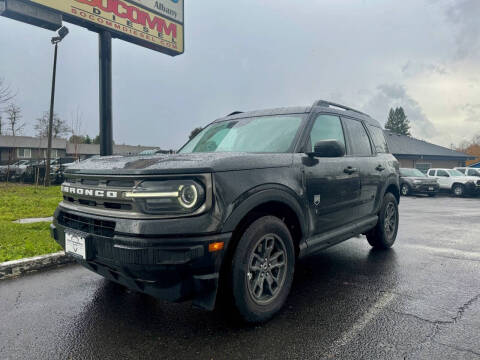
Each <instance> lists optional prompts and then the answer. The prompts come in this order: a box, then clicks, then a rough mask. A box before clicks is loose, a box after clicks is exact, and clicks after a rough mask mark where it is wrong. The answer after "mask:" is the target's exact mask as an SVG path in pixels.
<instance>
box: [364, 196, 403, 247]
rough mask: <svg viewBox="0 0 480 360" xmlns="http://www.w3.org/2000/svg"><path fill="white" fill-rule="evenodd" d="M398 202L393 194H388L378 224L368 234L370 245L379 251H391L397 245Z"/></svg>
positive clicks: (384, 199)
mask: <svg viewBox="0 0 480 360" xmlns="http://www.w3.org/2000/svg"><path fill="white" fill-rule="evenodd" d="M398 222H399V214H398V202H397V199H396V198H395V196H394V195H393V194H392V193H386V194H385V196H384V198H383V203H382V207H381V209H380V213H379V214H378V222H377V225H375V227H374V228H373V229H372V230H370V231H369V232H368V233H367V240H368V243H369V244H370V245H371V246H372V247H374V248H377V249H389V248H391V247H392V246H393V244H394V243H395V239H396V238H397V232H398Z"/></svg>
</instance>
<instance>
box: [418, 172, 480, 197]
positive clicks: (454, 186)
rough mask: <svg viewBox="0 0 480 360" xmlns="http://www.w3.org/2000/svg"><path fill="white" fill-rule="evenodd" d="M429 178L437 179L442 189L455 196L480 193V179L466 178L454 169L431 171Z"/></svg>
mask: <svg viewBox="0 0 480 360" xmlns="http://www.w3.org/2000/svg"><path fill="white" fill-rule="evenodd" d="M427 174H428V177H430V178H435V179H437V181H438V183H439V184H440V189H443V190H448V191H451V192H452V193H453V194H454V195H455V196H464V195H475V194H478V193H479V192H480V179H479V178H478V177H475V176H466V175H464V174H462V173H461V172H460V171H458V170H454V169H430V170H428V173H427Z"/></svg>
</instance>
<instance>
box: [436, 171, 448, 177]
mask: <svg viewBox="0 0 480 360" xmlns="http://www.w3.org/2000/svg"><path fill="white" fill-rule="evenodd" d="M437 176H442V177H448V173H447V172H446V171H445V170H437Z"/></svg>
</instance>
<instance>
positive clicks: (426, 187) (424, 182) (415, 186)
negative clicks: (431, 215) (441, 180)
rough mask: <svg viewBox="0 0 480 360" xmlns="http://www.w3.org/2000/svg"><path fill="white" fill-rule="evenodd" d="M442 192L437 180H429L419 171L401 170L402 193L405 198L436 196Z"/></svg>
mask: <svg viewBox="0 0 480 360" xmlns="http://www.w3.org/2000/svg"><path fill="white" fill-rule="evenodd" d="M439 190H440V185H439V184H438V181H437V180H436V179H432V178H429V177H428V176H427V175H425V174H424V173H422V172H421V171H420V170H418V169H409V168H401V169H400V192H401V194H402V195H403V196H408V195H411V194H428V196H435V195H436V194H437V193H438V192H439Z"/></svg>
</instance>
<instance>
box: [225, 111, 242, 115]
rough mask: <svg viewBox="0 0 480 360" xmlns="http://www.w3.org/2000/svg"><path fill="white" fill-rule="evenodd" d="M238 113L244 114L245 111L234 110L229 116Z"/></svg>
mask: <svg viewBox="0 0 480 360" xmlns="http://www.w3.org/2000/svg"><path fill="white" fill-rule="evenodd" d="M237 114H243V111H234V112H232V113H231V114H228V115H227V116H232V115H237Z"/></svg>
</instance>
